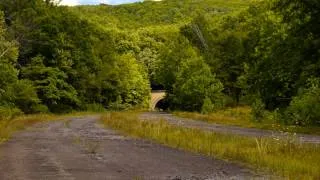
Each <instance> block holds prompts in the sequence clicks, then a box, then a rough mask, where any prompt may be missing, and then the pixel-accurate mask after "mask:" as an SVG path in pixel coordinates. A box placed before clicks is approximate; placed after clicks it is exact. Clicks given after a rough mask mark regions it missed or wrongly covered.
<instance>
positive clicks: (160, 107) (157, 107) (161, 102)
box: [155, 99, 169, 111]
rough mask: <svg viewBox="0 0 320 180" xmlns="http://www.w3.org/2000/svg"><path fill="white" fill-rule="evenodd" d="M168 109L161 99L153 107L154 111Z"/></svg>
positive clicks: (167, 105)
mask: <svg viewBox="0 0 320 180" xmlns="http://www.w3.org/2000/svg"><path fill="white" fill-rule="evenodd" d="M168 109H169V103H168V102H167V101H166V100H165V99H161V100H160V101H158V102H157V104H156V106H155V110H156V111H167V110H168Z"/></svg>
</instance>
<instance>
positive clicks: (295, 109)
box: [0, 0, 320, 125]
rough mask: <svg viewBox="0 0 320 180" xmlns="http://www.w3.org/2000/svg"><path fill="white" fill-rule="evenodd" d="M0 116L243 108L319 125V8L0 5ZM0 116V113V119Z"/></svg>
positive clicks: (287, 4)
mask: <svg viewBox="0 0 320 180" xmlns="http://www.w3.org/2000/svg"><path fill="white" fill-rule="evenodd" d="M0 9H1V10H2V12H3V13H2V14H1V18H2V19H1V22H2V23H1V26H0V28H1V31H0V38H1V43H0V55H1V56H0V68H1V71H0V80H1V81H0V111H4V112H8V111H10V112H11V113H17V112H24V113H37V112H68V111H72V110H90V109H103V108H106V109H127V108H130V107H147V106H148V100H149V94H150V90H151V88H153V89H159V88H160V89H164V90H166V91H167V93H168V96H167V98H166V102H167V104H168V105H169V108H170V109H171V110H186V111H199V112H202V113H208V112H212V111H215V110H217V109H222V108H225V107H230V106H239V105H250V106H251V107H252V114H253V117H254V119H255V120H257V121H259V120H261V119H262V118H263V116H264V113H263V112H264V111H265V110H268V111H270V112H274V114H275V117H276V118H278V120H279V121H281V122H283V123H285V124H296V125H320V121H319V119H320V113H319V112H320V87H319V85H320V79H319V78H320V50H319V49H320V29H319V28H320V22H319V21H320V20H319V18H318V17H319V12H320V11H319V10H320V3H319V2H318V1H316V0H313V1H302V0H297V1H290V0H275V1H249V0H228V1H226V0H184V1H182V0H164V1H160V2H152V1H146V2H143V3H133V4H127V5H119V6H109V5H97V6H78V7H63V6H56V5H55V4H53V3H52V2H51V1H50V0H46V1H42V0H0ZM0 114H1V113H0Z"/></svg>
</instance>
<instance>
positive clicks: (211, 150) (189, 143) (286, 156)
mask: <svg viewBox="0 0 320 180" xmlns="http://www.w3.org/2000/svg"><path fill="white" fill-rule="evenodd" d="M102 122H103V124H104V125H105V126H106V127H110V128H113V129H117V130H120V131H122V132H124V133H125V134H128V135H131V136H133V137H138V138H145V139H150V140H153V141H156V142H158V143H161V144H164V145H168V146H170V147H174V148H179V149H184V150H188V151H191V152H196V153H200V154H204V155H207V156H210V157H215V158H220V159H224V160H230V161H234V162H239V163H244V164H246V165H248V166H250V167H253V168H255V169H264V170H267V171H269V172H271V173H274V174H276V175H278V176H284V177H287V178H290V179H320V163H319V162H320V146H319V145H312V144H299V143H297V142H296V141H294V139H292V138H286V139H277V138H274V139H271V138H251V137H241V136H235V135H225V134H219V133H213V132H206V131H201V130H197V129H189V128H183V127H178V126H174V125H169V124H168V123H166V122H165V121H148V120H140V119H139V118H138V113H135V112H113V113H107V114H105V115H104V116H103V117H102Z"/></svg>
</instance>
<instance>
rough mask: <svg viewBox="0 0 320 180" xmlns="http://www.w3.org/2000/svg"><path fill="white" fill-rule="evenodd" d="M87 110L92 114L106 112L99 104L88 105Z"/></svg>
mask: <svg viewBox="0 0 320 180" xmlns="http://www.w3.org/2000/svg"><path fill="white" fill-rule="evenodd" d="M85 109H86V110H87V111H90V112H104V111H105V110H106V109H105V108H104V107H103V105H102V104H98V103H93V104H86V105H85Z"/></svg>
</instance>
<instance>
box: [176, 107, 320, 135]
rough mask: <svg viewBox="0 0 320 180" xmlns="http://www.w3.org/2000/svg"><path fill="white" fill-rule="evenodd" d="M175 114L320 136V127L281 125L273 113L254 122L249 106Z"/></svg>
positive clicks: (234, 124)
mask: <svg viewBox="0 0 320 180" xmlns="http://www.w3.org/2000/svg"><path fill="white" fill-rule="evenodd" d="M173 114H174V115H175V116H178V117H182V118H187V119H193V120H199V121H204V122H208V123H217V124H225V125H233V126H240V127H246V128H258V129H267V130H275V131H284V132H295V133H305V134H316V135H320V127H302V126H289V125H284V124H281V123H279V122H278V121H277V120H276V119H275V118H274V117H273V115H274V114H272V113H266V117H265V118H264V119H263V120H262V121H261V122H257V121H254V120H252V118H251V108H250V107H248V106H240V107H233V108H227V109H224V110H219V111H216V112H213V113H210V114H201V113H196V112H173Z"/></svg>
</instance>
